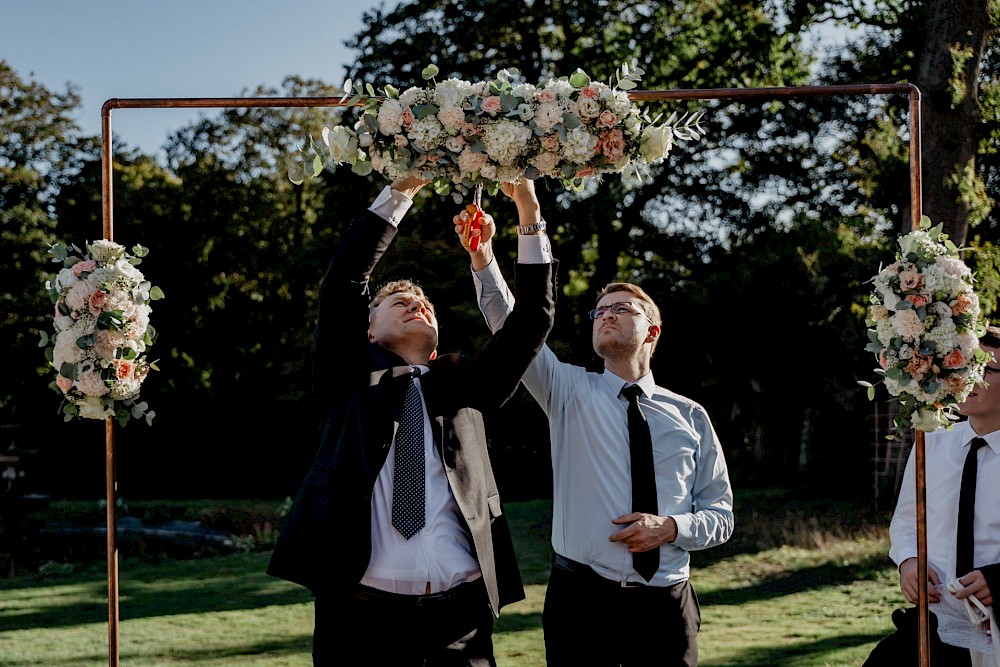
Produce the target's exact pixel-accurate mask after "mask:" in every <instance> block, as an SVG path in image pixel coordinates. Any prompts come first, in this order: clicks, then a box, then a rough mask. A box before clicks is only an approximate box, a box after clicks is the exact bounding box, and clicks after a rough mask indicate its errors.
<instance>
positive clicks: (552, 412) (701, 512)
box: [473, 262, 733, 586]
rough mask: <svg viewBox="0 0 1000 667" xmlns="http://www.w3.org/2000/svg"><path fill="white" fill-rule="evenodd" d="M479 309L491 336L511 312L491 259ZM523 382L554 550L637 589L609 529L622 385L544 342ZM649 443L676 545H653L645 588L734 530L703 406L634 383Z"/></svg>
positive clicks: (622, 493)
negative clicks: (540, 421) (542, 440)
mask: <svg viewBox="0 0 1000 667" xmlns="http://www.w3.org/2000/svg"><path fill="white" fill-rule="evenodd" d="M473 276H474V278H475V283H476V292H477V295H478V297H479V307H480V309H481V310H482V311H483V314H484V315H485V316H486V320H487V322H488V323H489V325H490V328H491V329H492V330H493V331H496V329H497V328H499V327H500V326H501V324H502V323H503V320H504V319H505V318H506V316H507V314H509V312H510V310H511V308H512V307H513V295H511V293H510V290H509V289H508V288H507V285H506V283H505V282H504V280H503V276H502V275H501V274H500V271H499V269H498V267H497V265H496V262H492V263H491V264H490V265H489V266H487V267H486V268H485V269H483V270H482V271H480V272H473ZM523 382H524V385H525V387H526V388H527V389H528V391H529V392H530V393H531V395H532V396H533V397H534V398H535V400H536V401H537V402H538V404H539V405H540V406H541V407H542V410H543V411H544V412H545V414H546V415H547V416H548V419H549V439H550V442H551V449H552V471H553V505H552V548H553V550H554V551H555V552H556V553H558V554H560V555H562V556H565V557H566V558H570V559H572V560H575V561H578V562H581V563H585V564H586V565H589V566H590V567H592V568H593V569H594V570H595V571H596V572H597V573H598V574H600V575H601V576H603V577H605V578H607V579H611V580H612V581H629V582H637V583H643V584H645V583H646V581H645V579H643V578H642V576H641V575H640V574H639V573H637V572H636V571H635V570H634V569H633V568H632V555H631V554H630V553H629V551H628V548H627V547H626V546H625V545H624V543H622V542H610V541H608V538H609V537H610V536H611V535H612V534H613V533H616V532H618V531H620V530H623V529H624V526H617V525H615V524H613V523H611V521H612V519H615V518H617V517H619V516H622V515H624V514H629V513H630V512H631V511H632V510H631V504H632V475H631V470H630V455H629V444H628V443H629V437H628V416H627V402H626V400H625V399H624V398H623V397H621V396H620V395H619V394H620V391H621V389H622V387H624V386H625V385H626V384H628V383H626V381H625V380H623V379H622V378H620V377H617V376H616V375H614V374H613V373H611V372H609V371H607V370H605V371H604V372H603V373H594V372H589V371H587V370H586V369H584V368H582V367H580V366H573V365H571V364H566V363H563V362H560V361H559V360H558V359H557V358H556V356H555V354H554V353H553V352H552V350H551V349H549V347H548V346H547V345H546V346H544V347H543V348H542V351H541V352H540V353H539V354H538V356H537V357H535V360H534V361H533V362H532V363H531V366H529V367H528V371H527V372H526V373H525V375H524V378H523ZM637 384H639V386H640V387H641V388H642V391H643V395H642V396H641V397H640V399H639V400H640V404H641V406H642V408H643V412H644V414H645V415H646V418H647V421H648V422H649V428H650V434H651V436H652V439H653V462H654V468H655V473H656V496H657V504H658V512H657V513H658V514H659V515H660V516H670V517H673V519H674V520H675V521H676V522H677V538H676V539H675V540H674V542H672V543H668V544H663V545H661V546H660V567H659V569H658V570H657V572H656V575H655V576H654V577H653V579H652V580H650V582H649V584H650V585H654V586H670V585H673V584H676V583H679V582H681V581H684V580H685V579H687V578H688V574H689V570H690V556H689V554H688V552H689V551H694V550H698V549H706V548H708V547H712V546H716V545H718V544H722V543H723V542H725V541H726V540H728V539H729V537H730V536H731V535H732V531H733V493H732V486H731V485H730V482H729V473H728V470H727V468H726V461H725V457H724V455H723V452H722V448H721V446H720V445H719V440H718V438H717V437H716V434H715V430H714V428H713V427H712V423H711V421H710V420H709V417H708V414H707V413H706V412H705V410H704V408H702V407H701V406H700V405H698V404H697V403H695V402H694V401H692V400H690V399H688V398H685V397H684V396H681V395H679V394H675V393H674V392H672V391H670V390H668V389H664V388H663V387H659V386H657V385H656V383H655V381H654V380H653V376H652V374H647V375H646V376H644V377H643V378H641V379H640V380H639V382H638V383H637Z"/></svg>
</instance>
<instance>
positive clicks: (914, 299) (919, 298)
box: [906, 294, 931, 308]
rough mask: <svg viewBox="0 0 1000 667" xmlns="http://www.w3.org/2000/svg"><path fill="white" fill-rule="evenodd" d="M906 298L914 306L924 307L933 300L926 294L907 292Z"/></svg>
mask: <svg viewBox="0 0 1000 667" xmlns="http://www.w3.org/2000/svg"><path fill="white" fill-rule="evenodd" d="M906 300H907V301H909V302H910V303H912V304H913V307H914V308H923V307H924V306H926V305H927V304H928V303H930V301H931V300H930V299H929V298H928V297H927V296H926V295H924V294H907V295H906Z"/></svg>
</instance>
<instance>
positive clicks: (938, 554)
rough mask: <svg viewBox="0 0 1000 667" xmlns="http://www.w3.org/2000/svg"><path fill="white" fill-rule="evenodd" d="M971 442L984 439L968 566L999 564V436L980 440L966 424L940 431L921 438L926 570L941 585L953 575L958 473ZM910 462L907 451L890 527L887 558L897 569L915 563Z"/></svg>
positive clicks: (913, 481)
mask: <svg viewBox="0 0 1000 667" xmlns="http://www.w3.org/2000/svg"><path fill="white" fill-rule="evenodd" d="M976 437H983V438H984V439H985V440H986V446H985V447H982V448H980V450H979V454H978V459H979V468H978V470H979V473H978V478H979V483H978V484H977V485H976V512H975V520H974V521H973V528H972V530H973V535H974V539H975V549H974V550H973V564H974V566H975V567H977V568H978V567H981V566H983V565H992V564H994V563H1000V493H998V492H997V486H996V480H998V479H1000V431H996V432H993V433H990V434H988V435H985V436H979V435H978V434H977V433H976V432H975V431H974V430H973V429H972V426H970V425H969V422H968V421H963V422H959V423H958V424H955V425H954V426H952V428H951V430H950V431H948V430H945V429H939V430H937V431H932V432H930V433H928V434H927V435H926V436H925V447H924V474H925V480H926V489H927V565H928V567H930V568H933V569H934V570H935V571H937V573H938V576H939V577H940V579H941V581H942V582H945V581H947V580H948V577H949V576H951V574H952V573H954V571H955V545H956V539H957V535H958V496H959V491H960V490H961V486H962V467H963V466H964V465H965V456H966V454H968V452H969V443H970V442H971V440H972V439H973V438H976ZM915 459H916V457H915V456H914V454H913V451H912V450H911V451H910V456H909V458H908V459H907V461H906V469H905V470H904V472H903V481H902V485H901V486H900V489H899V499H898V500H897V501H896V509H895V511H894V512H893V514H892V521H891V522H890V524H889V541H890V548H889V558H891V559H892V561H893V562H894V563H896V565H897V566H898V565H899V564H901V563H902V562H903V561H904V560H906V559H907V558H916V557H917V501H916V495H917V494H916V477H915V475H916V470H915V467H916V462H915ZM963 574H964V573H963Z"/></svg>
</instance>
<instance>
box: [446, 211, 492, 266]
mask: <svg viewBox="0 0 1000 667" xmlns="http://www.w3.org/2000/svg"><path fill="white" fill-rule="evenodd" d="M470 217H471V216H470V215H469V213H468V211H466V210H465V209H462V211H461V212H460V213H459V214H458V215H456V216H455V217H454V218H453V221H454V223H455V234H456V236H458V238H459V242H460V243H461V238H462V233H463V231H464V230H465V226H466V225H467V224H468V222H469V218H470ZM495 232H496V225H495V224H494V222H493V216H492V215H490V214H489V213H486V212H485V211H484V212H483V215H482V218H481V219H480V227H479V229H471V230H469V238H470V239H471V238H478V239H479V243H478V245H477V244H470V245H469V247H465V246H464V245H463V246H462V247H463V248H465V249H466V251H468V253H469V258H470V259H471V260H472V269H473V271H482V270H483V269H485V268H486V267H487V266H488V265H489V263H490V262H492V261H493V244H492V240H493V235H494V233H495ZM473 248H475V250H473Z"/></svg>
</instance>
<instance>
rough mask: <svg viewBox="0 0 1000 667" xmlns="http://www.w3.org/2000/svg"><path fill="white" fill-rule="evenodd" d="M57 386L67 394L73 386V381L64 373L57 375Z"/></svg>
mask: <svg viewBox="0 0 1000 667" xmlns="http://www.w3.org/2000/svg"><path fill="white" fill-rule="evenodd" d="M56 386H57V387H59V388H60V389H62V393H64V394H66V393H68V392H69V390H70V389H72V388H73V381H72V380H70V379H69V378H68V377H65V376H63V375H57V376H56Z"/></svg>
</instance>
